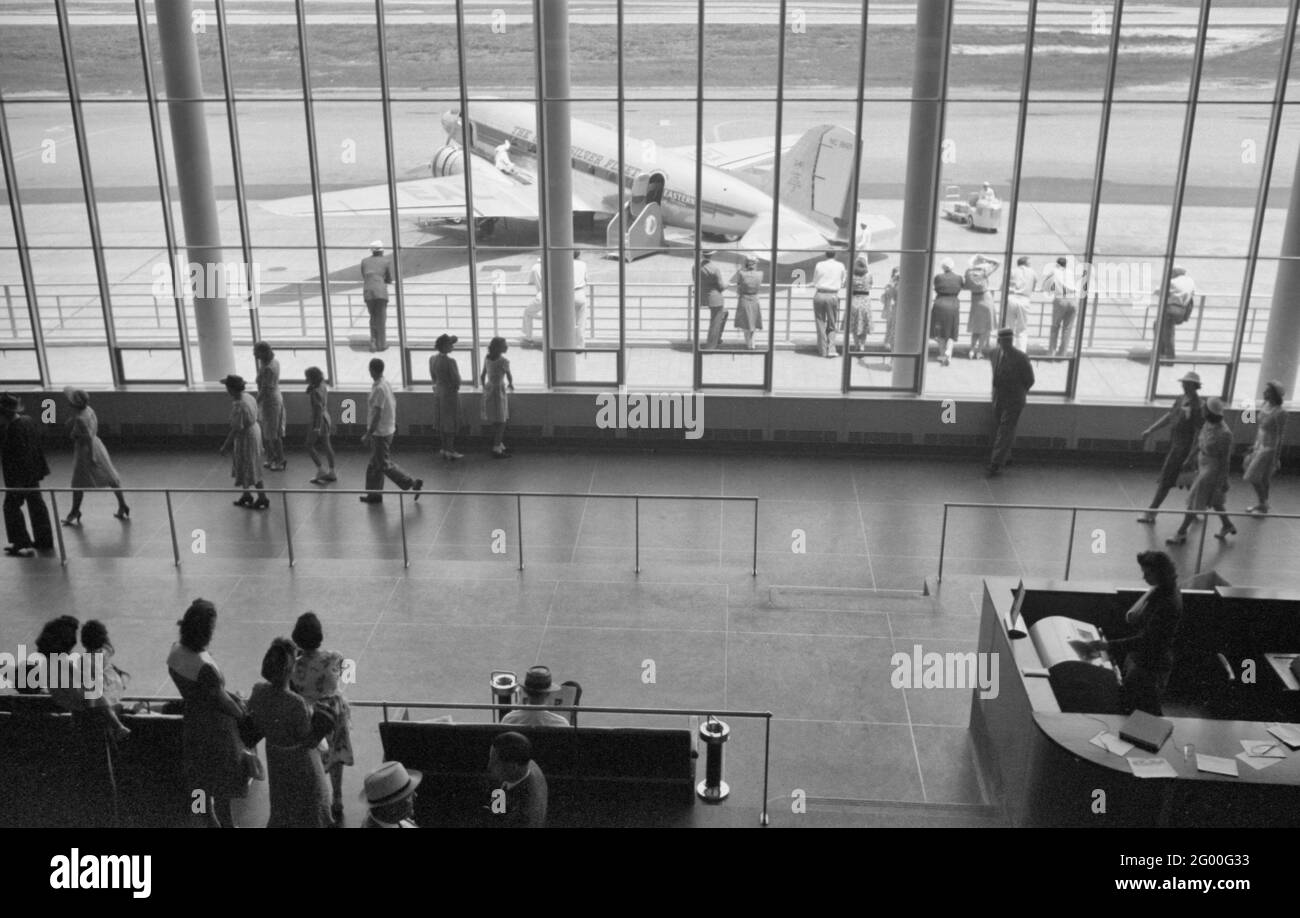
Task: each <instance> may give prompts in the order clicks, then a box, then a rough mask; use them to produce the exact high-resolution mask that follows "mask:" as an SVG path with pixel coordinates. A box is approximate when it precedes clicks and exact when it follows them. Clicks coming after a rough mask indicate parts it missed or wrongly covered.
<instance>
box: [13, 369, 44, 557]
mask: <svg viewBox="0 0 1300 918" xmlns="http://www.w3.org/2000/svg"><path fill="white" fill-rule="evenodd" d="M0 469H3V472H4V482H5V487H6V488H7V489H8V490H7V491H5V501H4V516H5V535H6V536H7V537H8V539H9V545H8V546H7V547H6V548H5V554H7V555H11V556H13V557H15V558H30V557H32V556H34V555H35V554H36V551H35V550H34V549H40V550H41V551H49V550H50V549H52V548H54V530H53V528H51V526H50V512H49V510H47V509H46V507H45V499H44V498H43V497H41V492H40V491H39V490H37V489H38V488H40V486H41V479H42V478H44V477H45V476H46V475H48V474H50V467H49V465H47V464H46V462H45V453H44V451H43V450H42V449H41V432H40V428H39V427H38V426H37V425H36V422H35V421H33V420H32V419H31V418H29V417H28V416H27V415H25V414H23V403H22V402H20V401H19V400H18V398H17V397H16V396H14V395H11V394H10V393H8V392H6V393H4V394H3V395H0ZM23 504H26V505H27V513H28V515H29V516H31V518H32V531H31V535H28V533H27V521H26V520H25V519H23Z"/></svg>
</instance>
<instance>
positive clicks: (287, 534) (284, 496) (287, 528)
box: [280, 491, 293, 567]
mask: <svg viewBox="0 0 1300 918" xmlns="http://www.w3.org/2000/svg"><path fill="white" fill-rule="evenodd" d="M280 501H281V503H283V504H284V540H285V543H286V544H287V545H288V546H289V566H290V567H293V527H292V526H291V525H289V494H288V492H286V491H281V492H280Z"/></svg>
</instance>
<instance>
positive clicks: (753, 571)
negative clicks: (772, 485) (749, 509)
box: [750, 497, 758, 577]
mask: <svg viewBox="0 0 1300 918" xmlns="http://www.w3.org/2000/svg"><path fill="white" fill-rule="evenodd" d="M750 576H751V577H757V576H758V498H757V497H755V498H754V557H753V559H752V565H751V568H750Z"/></svg>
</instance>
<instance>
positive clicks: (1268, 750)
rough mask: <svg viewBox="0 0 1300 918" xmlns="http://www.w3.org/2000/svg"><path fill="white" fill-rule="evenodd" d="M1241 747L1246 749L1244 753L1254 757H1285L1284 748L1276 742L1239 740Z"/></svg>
mask: <svg viewBox="0 0 1300 918" xmlns="http://www.w3.org/2000/svg"><path fill="white" fill-rule="evenodd" d="M1241 748H1242V749H1244V750H1245V751H1246V755H1248V756H1251V757H1252V758H1256V759H1285V758H1286V750H1285V749H1283V748H1282V747H1281V746H1279V745H1278V744H1277V743H1270V742H1268V741H1267V740H1249V739H1244V740H1242V741H1241Z"/></svg>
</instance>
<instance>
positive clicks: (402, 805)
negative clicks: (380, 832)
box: [361, 762, 424, 829]
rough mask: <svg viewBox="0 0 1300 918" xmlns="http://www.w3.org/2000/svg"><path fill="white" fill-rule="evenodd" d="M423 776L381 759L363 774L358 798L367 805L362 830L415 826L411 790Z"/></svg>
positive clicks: (413, 802)
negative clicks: (364, 775) (364, 778)
mask: <svg viewBox="0 0 1300 918" xmlns="http://www.w3.org/2000/svg"><path fill="white" fill-rule="evenodd" d="M423 777H424V776H423V775H422V774H421V773H420V772H418V771H407V769H406V766H404V765H403V764H402V763H401V762H385V763H384V764H382V765H380V766H379V767H378V768H376V769H375V770H374V771H372V772H371V773H370V774H368V775H366V780H365V790H363V791H362V792H361V799H362V800H364V801H365V802H366V803H367V804H368V805H369V807H370V812H368V813H367V814H366V818H365V820H364V821H363V822H362V823H361V828H363V829H417V828H419V826H417V825H416V824H415V820H414V819H413V818H412V817H413V816H414V815H415V789H416V788H417V787H419V786H420V780H421V779H422V778H423Z"/></svg>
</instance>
